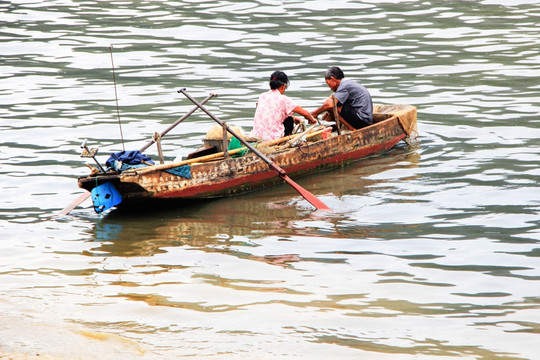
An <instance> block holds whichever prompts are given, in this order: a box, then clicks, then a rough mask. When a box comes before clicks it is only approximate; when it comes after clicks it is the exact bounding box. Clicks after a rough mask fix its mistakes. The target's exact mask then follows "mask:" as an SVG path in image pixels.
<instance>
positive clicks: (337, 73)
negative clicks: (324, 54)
mask: <svg viewBox="0 0 540 360" xmlns="http://www.w3.org/2000/svg"><path fill="white" fill-rule="evenodd" d="M331 77H333V78H334V79H337V80H341V79H343V78H344V77H345V75H344V74H343V71H341V69H340V68H338V67H337V66H330V67H329V68H328V70H326V72H325V73H324V78H325V79H330V78H331Z"/></svg>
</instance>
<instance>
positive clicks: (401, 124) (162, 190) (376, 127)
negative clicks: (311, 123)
mask: <svg viewBox="0 0 540 360" xmlns="http://www.w3.org/2000/svg"><path fill="white" fill-rule="evenodd" d="M376 109H377V111H378V112H377V114H376V115H377V116H376V118H377V119H378V120H379V121H378V122H376V123H375V124H373V125H371V126H369V127H366V128H363V129H359V130H356V131H352V132H344V133H342V134H341V135H337V134H332V135H331V136H329V137H328V138H327V139H320V140H318V141H314V142H306V143H303V144H302V145H300V146H298V147H293V148H287V149H283V150H278V151H276V152H274V153H266V155H267V156H268V157H269V158H270V159H271V160H272V161H273V162H274V163H275V164H277V165H278V166H280V167H281V168H283V169H284V170H285V171H286V172H287V174H289V176H290V177H291V178H295V177H299V176H302V175H305V174H307V173H313V172H316V171H320V170H323V169H327V168H331V167H335V166H340V165H341V164H343V163H345V162H349V161H353V160H357V159H361V158H364V157H366V156H370V155H374V154H377V153H381V152H384V151H387V150H389V149H391V148H392V147H394V146H395V145H396V144H397V143H398V142H399V141H400V140H403V139H404V138H405V137H406V136H408V135H410V133H411V132H412V131H416V108H415V107H413V106H410V105H386V106H378V107H377V108H376ZM387 117H388V118H387ZM385 118H386V119H385ZM145 169H147V168H145ZM106 181H111V182H112V183H113V185H114V186H115V187H116V188H117V190H118V191H119V192H120V193H121V194H122V196H123V198H124V202H129V201H130V200H140V199H144V198H156V199H200V198H212V197H223V196H228V195H233V194H237V193H242V192H246V191H250V190H253V189H256V188H261V187H267V186H271V185H274V184H276V183H280V182H282V181H283V180H281V178H279V177H278V176H276V173H275V172H274V171H273V170H271V169H270V168H269V167H268V165H267V164H266V163H265V162H263V161H261V160H260V158H259V157H257V156H256V155H255V154H247V155H245V156H242V157H238V158H228V159H224V160H218V161H211V162H201V163H194V164H192V165H191V179H187V178H183V177H180V176H177V175H173V174H170V173H168V172H165V171H162V170H156V171H150V172H148V171H144V172H141V173H140V174H139V173H138V172H137V171H136V170H129V171H124V172H122V173H113V174H109V175H103V174H101V175H98V176H88V177H85V178H80V179H79V186H80V187H82V188H85V189H87V190H91V189H92V188H93V187H95V186H97V185H98V184H101V183H104V182H106Z"/></svg>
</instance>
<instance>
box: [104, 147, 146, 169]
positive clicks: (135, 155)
mask: <svg viewBox="0 0 540 360" xmlns="http://www.w3.org/2000/svg"><path fill="white" fill-rule="evenodd" d="M115 160H116V161H121V162H122V163H124V164H128V165H137V164H140V163H142V162H143V161H146V162H147V163H150V164H152V165H153V164H154V162H153V161H152V160H151V159H150V156H147V155H144V154H141V152H140V151H139V150H130V151H119V152H116V153H114V154H112V155H111V156H110V157H109V159H108V160H107V162H106V163H105V165H107V166H108V167H110V168H113V167H114V166H115V163H114V161H115Z"/></svg>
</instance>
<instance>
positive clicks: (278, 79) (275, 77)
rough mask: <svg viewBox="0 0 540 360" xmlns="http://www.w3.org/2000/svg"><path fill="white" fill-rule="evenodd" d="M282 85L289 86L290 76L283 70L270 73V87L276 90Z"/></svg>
mask: <svg viewBox="0 0 540 360" xmlns="http://www.w3.org/2000/svg"><path fill="white" fill-rule="evenodd" d="M281 85H286V86H287V87H289V78H288V77H287V74H285V73H284V72H283V71H274V72H273V73H272V75H270V89H272V90H276V89H277V88H279V87H280V86H281Z"/></svg>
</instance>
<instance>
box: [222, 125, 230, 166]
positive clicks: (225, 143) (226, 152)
mask: <svg viewBox="0 0 540 360" xmlns="http://www.w3.org/2000/svg"><path fill="white" fill-rule="evenodd" d="M228 157H229V138H228V136H227V123H226V122H223V158H224V159H227V158H228Z"/></svg>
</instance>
